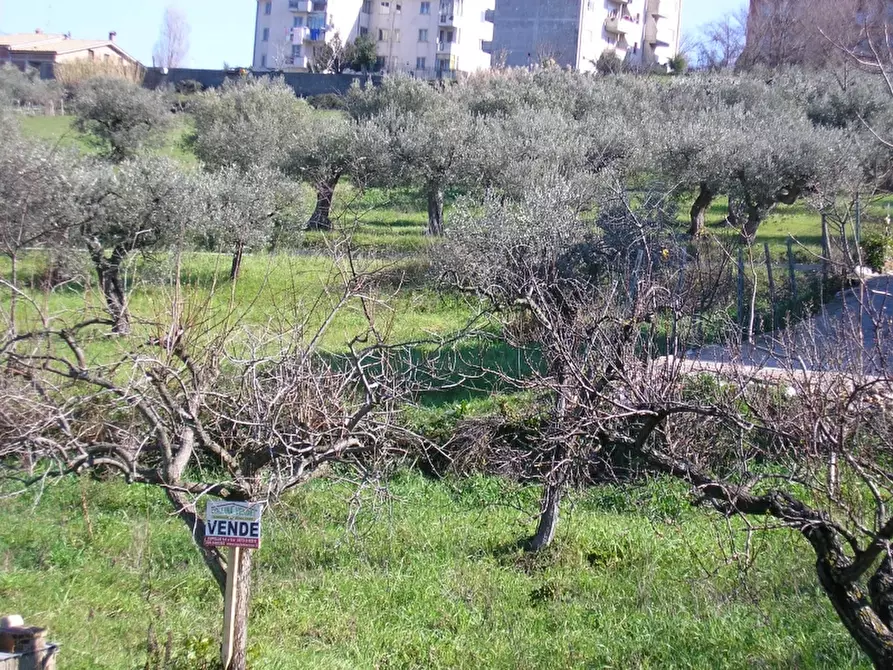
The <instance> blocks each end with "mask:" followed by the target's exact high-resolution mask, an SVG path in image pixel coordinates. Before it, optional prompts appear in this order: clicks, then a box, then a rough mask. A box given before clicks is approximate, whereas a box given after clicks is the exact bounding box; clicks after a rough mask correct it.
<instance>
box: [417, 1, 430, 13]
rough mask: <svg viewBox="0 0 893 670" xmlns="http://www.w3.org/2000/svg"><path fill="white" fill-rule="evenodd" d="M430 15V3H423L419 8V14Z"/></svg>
mask: <svg viewBox="0 0 893 670" xmlns="http://www.w3.org/2000/svg"><path fill="white" fill-rule="evenodd" d="M430 13H431V3H430V2H423V3H422V6H421V7H420V8H419V14H430Z"/></svg>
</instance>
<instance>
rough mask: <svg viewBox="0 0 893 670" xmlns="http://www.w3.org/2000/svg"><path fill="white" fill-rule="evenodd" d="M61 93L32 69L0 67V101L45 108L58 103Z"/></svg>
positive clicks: (52, 83) (59, 89)
mask: <svg viewBox="0 0 893 670" xmlns="http://www.w3.org/2000/svg"><path fill="white" fill-rule="evenodd" d="M62 97H63V92H62V90H61V88H60V87H59V85H58V84H57V83H56V82H55V81H48V80H45V79H41V78H40V73H39V72H38V71H37V70H34V69H26V70H24V71H23V70H20V69H19V68H18V67H16V66H15V65H11V64H4V65H0V101H2V100H3V99H5V100H6V101H7V102H8V103H10V104H15V105H24V106H27V105H40V106H45V105H49V104H50V103H53V102H54V101H58V100H60V99H61V98H62Z"/></svg>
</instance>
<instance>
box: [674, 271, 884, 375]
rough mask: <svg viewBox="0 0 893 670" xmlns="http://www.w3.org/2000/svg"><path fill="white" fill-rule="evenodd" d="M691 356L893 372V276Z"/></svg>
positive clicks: (712, 360)
mask: <svg viewBox="0 0 893 670" xmlns="http://www.w3.org/2000/svg"><path fill="white" fill-rule="evenodd" d="M687 356H688V357H689V358H690V359H692V360H700V361H703V362H707V363H732V364H737V365H746V366H754V367H769V368H784V367H789V366H790V367H793V368H795V369H806V370H815V371H820V370H827V371H851V372H856V371H858V370H860V369H861V370H862V371H863V372H865V373H867V374H876V373H878V372H880V371H885V372H893V276H888V275H883V276H879V277H872V278H870V279H866V280H865V281H864V282H863V283H862V285H861V286H858V287H856V288H853V289H849V290H847V291H845V292H843V293H841V294H840V295H838V296H837V297H836V298H835V299H834V300H832V301H831V302H829V303H828V304H826V305H825V306H824V307H823V308H822V311H821V313H820V314H818V315H817V316H816V317H815V318H813V319H811V320H809V321H805V322H802V323H799V324H797V325H796V326H793V327H792V328H789V329H786V330H783V331H777V332H775V333H771V334H768V335H763V336H760V337H759V338H758V339H757V340H755V341H754V342H753V343H752V344H745V345H742V346H741V347H740V350H739V349H738V348H731V347H722V346H711V347H705V348H704V349H701V350H699V351H692V352H689V353H688V355H687Z"/></svg>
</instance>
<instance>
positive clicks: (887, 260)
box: [861, 233, 893, 272]
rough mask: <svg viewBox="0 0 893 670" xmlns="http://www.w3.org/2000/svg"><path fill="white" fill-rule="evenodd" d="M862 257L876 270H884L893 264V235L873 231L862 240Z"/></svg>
mask: <svg viewBox="0 0 893 670" xmlns="http://www.w3.org/2000/svg"><path fill="white" fill-rule="evenodd" d="M861 246H862V259H863V261H864V262H865V264H866V265H867V266H868V267H870V268H871V269H872V270H874V271H875V272H883V271H884V270H885V269H886V268H887V267H888V266H890V265H891V264H893V236H891V235H890V234H889V233H873V234H871V235H866V236H865V239H863V240H862V244H861Z"/></svg>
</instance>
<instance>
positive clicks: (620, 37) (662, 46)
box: [491, 0, 682, 71]
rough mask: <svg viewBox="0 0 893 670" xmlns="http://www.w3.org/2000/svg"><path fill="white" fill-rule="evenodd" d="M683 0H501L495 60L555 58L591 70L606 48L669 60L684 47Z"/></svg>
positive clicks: (657, 61)
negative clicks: (681, 46) (681, 32)
mask: <svg viewBox="0 0 893 670" xmlns="http://www.w3.org/2000/svg"><path fill="white" fill-rule="evenodd" d="M681 20H682V0H550V1H549V2H541V1H540V0H497V1H496V11H495V20H494V35H493V43H492V46H491V53H492V56H493V62H494V64H497V63H498V64H504V65H507V66H509V67H525V66H532V65H537V64H541V63H543V62H545V61H547V60H552V61H554V62H556V63H557V64H558V65H561V66H565V67H572V68H574V69H577V70H582V71H591V70H594V69H595V63H596V61H597V60H598V59H599V57H600V56H601V55H602V53H604V52H605V51H612V52H614V53H616V55H617V56H618V57H619V58H621V59H625V58H629V59H630V60H631V61H632V62H634V63H636V64H639V65H643V66H650V65H666V64H667V62H668V61H669V60H670V59H671V58H673V57H674V56H675V55H676V53H677V52H678V51H679V33H680V29H681Z"/></svg>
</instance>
